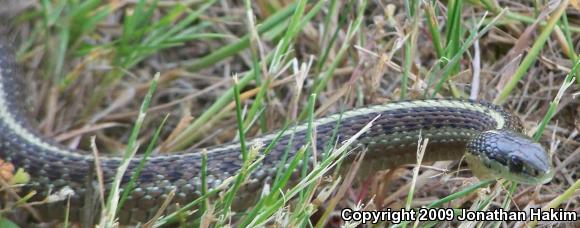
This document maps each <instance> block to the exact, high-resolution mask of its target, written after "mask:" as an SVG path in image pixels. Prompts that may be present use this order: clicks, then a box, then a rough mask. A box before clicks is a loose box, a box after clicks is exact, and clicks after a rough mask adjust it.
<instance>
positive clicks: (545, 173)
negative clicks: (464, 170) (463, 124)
mask: <svg viewBox="0 0 580 228" xmlns="http://www.w3.org/2000/svg"><path fill="white" fill-rule="evenodd" d="M466 156H468V161H469V162H470V165H471V166H472V169H474V168H473V167H476V168H475V169H483V170H474V171H475V172H476V173H488V174H490V175H488V176H487V177H493V178H505V179H508V180H512V181H516V182H520V183H524V184H543V183H547V182H549V181H550V180H551V179H552V177H553V175H554V172H553V168H552V165H551V163H550V157H549V155H548V153H547V152H546V150H545V149H544V147H542V145H540V144H539V143H537V142H535V141H534V140H533V139H532V138H530V137H528V136H526V135H523V134H520V133H516V132H512V131H507V130H492V131H486V132H483V133H481V134H479V135H478V136H476V137H474V138H473V139H472V140H471V141H470V142H469V143H468V145H467V154H466ZM477 162H479V163H480V164H473V163H477Z"/></svg>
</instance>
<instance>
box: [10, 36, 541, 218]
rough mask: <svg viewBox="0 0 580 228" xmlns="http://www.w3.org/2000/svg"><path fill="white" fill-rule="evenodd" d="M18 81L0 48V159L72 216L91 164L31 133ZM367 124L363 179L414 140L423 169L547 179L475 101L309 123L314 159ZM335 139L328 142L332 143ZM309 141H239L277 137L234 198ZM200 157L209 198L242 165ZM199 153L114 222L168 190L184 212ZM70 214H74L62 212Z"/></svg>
mask: <svg viewBox="0 0 580 228" xmlns="http://www.w3.org/2000/svg"><path fill="white" fill-rule="evenodd" d="M21 77H22V76H21V75H20V74H19V71H18V69H17V68H16V66H15V64H14V62H13V58H12V57H11V54H10V52H9V51H8V50H7V48H6V47H5V46H3V45H1V44H0V159H2V160H4V161H5V162H10V163H12V164H14V166H16V167H19V168H22V169H24V170H25V171H26V172H27V173H28V174H30V176H31V180H30V183H28V184H27V189H32V190H36V191H37V192H38V193H39V194H38V195H40V196H46V194H47V193H48V191H49V190H50V191H52V192H55V191H58V190H59V189H62V188H63V187H65V186H67V187H69V188H71V189H72V190H73V191H74V193H75V194H74V196H73V198H72V207H73V208H74V209H79V208H81V205H82V204H83V198H84V196H85V195H87V188H86V186H87V184H86V183H87V176H89V175H88V174H89V173H90V172H92V170H94V164H95V159H94V157H93V156H92V155H91V153H89V152H85V151H78V150H74V149H69V148H66V147H64V146H62V145H59V144H58V143H56V142H55V141H53V140H51V139H49V138H46V137H44V136H42V135H41V134H40V133H39V132H38V131H37V130H36V128H35V127H34V124H33V122H32V121H31V120H30V119H29V118H27V117H28V114H27V112H26V104H25V102H24V101H25V100H26V93H25V91H26V90H25V89H24V84H23V82H22V79H21ZM375 118H376V119H375ZM373 119H375V120H374V122H373V124H372V126H371V127H370V128H369V129H368V131H367V132H365V133H364V134H362V135H361V136H360V137H358V138H357V139H356V141H355V143H354V144H355V146H357V147H360V148H365V149H367V152H366V156H365V160H364V161H363V162H364V165H363V167H364V168H365V169H367V170H378V169H386V168H390V167H394V166H398V165H401V164H406V163H415V162H416V161H415V159H416V157H415V154H416V146H417V141H418V140H417V139H418V137H419V135H421V137H423V138H429V145H428V147H427V153H426V154H425V158H424V159H423V160H424V161H437V160H455V159H460V158H461V157H462V156H463V155H464V154H465V155H466V156H467V160H468V162H469V163H470V164H471V165H472V167H476V170H475V171H476V174H477V173H478V172H479V174H478V175H479V176H488V177H491V178H497V177H503V178H506V179H512V180H516V181H519V182H524V183H530V184H538V183H543V182H546V181H549V180H550V179H551V173H552V167H551V165H550V162H549V158H548V155H547V154H546V152H545V151H544V149H543V148H542V147H541V146H540V145H539V144H537V143H535V142H534V141H533V140H532V139H530V138H529V137H527V136H525V135H523V134H522V130H523V128H522V125H521V124H520V122H519V120H518V118H517V117H515V116H513V115H512V114H510V113H509V112H507V111H505V110H503V109H502V108H500V107H498V106H495V105H492V104H489V103H485V102H478V101H469V100H416V101H402V102H394V103H388V104H383V105H375V106H368V107H363V108H358V109H354V110H350V111H345V112H343V113H340V114H334V115H330V116H327V117H323V118H319V119H316V120H314V121H313V123H312V124H313V126H314V128H315V129H316V131H315V134H314V139H315V140H314V141H313V142H316V143H314V145H313V147H315V148H316V150H317V151H319V153H318V154H319V156H322V155H321V154H322V153H321V152H320V151H323V150H324V149H325V147H326V148H327V147H328V146H329V145H331V146H332V145H334V144H335V143H338V144H339V143H340V142H342V141H344V140H346V139H349V138H351V137H353V135H355V134H356V133H357V132H359V131H360V130H361V129H362V128H363V127H364V126H365V125H366V124H368V123H369V122H370V121H371V120H373ZM335 129H336V134H333V133H334V130H335ZM308 135H309V134H308V127H307V124H298V125H296V126H295V127H292V128H290V129H288V130H287V131H285V132H284V133H282V134H280V135H279V134H278V132H273V133H270V134H265V135H262V136H259V137H257V138H253V139H250V140H248V142H247V145H248V147H249V146H251V145H256V144H263V145H268V144H269V143H270V142H272V141H273V140H274V138H276V137H277V136H279V139H278V141H277V142H276V143H275V145H274V146H273V147H271V151H270V152H269V153H268V154H267V155H265V157H264V159H263V161H262V162H261V165H260V166H259V167H258V168H257V169H256V171H255V172H253V173H252V174H251V175H250V177H249V179H248V181H247V183H245V185H244V187H243V188H242V193H243V194H247V195H258V192H260V190H261V186H262V185H263V184H264V183H266V182H269V181H271V179H272V178H273V176H275V173H276V171H277V169H278V167H279V165H287V164H280V163H281V161H283V160H285V161H289V160H291V158H292V157H293V156H294V154H295V153H296V151H298V149H299V148H301V147H302V146H304V145H305V144H306V142H307V141H309V140H308V138H307V136H308ZM333 135H336V137H333ZM264 148H265V147H264ZM205 150H206V151H207V157H208V164H207V165H208V166H207V174H208V175H207V183H208V187H209V188H210V189H211V188H216V187H217V186H218V185H220V184H221V183H222V181H224V180H225V179H226V178H229V177H231V176H232V175H234V174H235V173H236V172H237V171H238V170H239V169H240V167H241V165H242V158H241V154H240V145H239V144H238V143H231V144H225V145H219V146H216V147H212V148H206V149H205ZM285 151H288V158H286V159H284V158H283V157H284V154H285ZM466 151H467V153H466ZM199 152H200V150H197V149H195V150H193V149H191V150H186V151H183V152H180V153H176V154H171V155H153V156H151V157H150V158H149V159H148V160H147V162H146V164H145V167H144V169H143V172H142V174H141V175H140V177H139V178H138V180H137V183H136V186H135V189H134V190H133V191H132V192H131V194H130V197H129V200H128V201H127V204H126V207H125V209H123V210H121V220H122V221H123V220H125V221H129V222H130V221H143V220H146V219H147V218H149V217H150V216H151V215H152V213H154V212H155V211H156V210H157V207H158V206H159V205H161V203H162V202H163V201H164V199H165V197H167V194H168V193H169V192H170V191H171V190H173V189H175V190H176V195H175V197H174V199H173V202H174V203H181V204H182V205H183V204H185V203H187V202H190V201H192V200H194V199H196V198H198V197H199V195H200V188H201V181H200V169H201V159H202V157H201V155H200V153H199ZM319 159H320V158H319ZM99 160H100V164H101V169H102V172H103V177H104V182H105V184H106V186H107V188H108V187H109V185H110V183H111V181H112V180H113V177H114V175H115V173H116V170H117V168H118V167H119V164H120V163H121V158H120V157H113V156H102V157H100V159H99ZM311 160H313V159H311ZM139 161H140V157H139V156H137V157H136V158H134V159H133V160H131V161H130V165H129V168H128V171H127V172H126V173H125V178H124V182H126V181H127V180H128V179H129V177H130V176H131V175H132V174H133V173H134V170H135V167H136V166H137V164H138V163H139ZM310 164H311V163H309V165H310ZM292 178H297V176H296V177H292ZM89 183H90V182H89ZM53 204H54V205H56V206H53V207H52V209H50V208H51V207H50V205H49V209H48V214H51V213H52V215H51V217H60V218H62V216H63V212H64V209H62V205H63V203H62V202H57V203H53ZM55 208H56V209H55ZM59 210H60V211H59ZM74 211H80V210H72V211H71V212H74ZM71 216H73V218H74V216H75V215H74V214H72V215H71Z"/></svg>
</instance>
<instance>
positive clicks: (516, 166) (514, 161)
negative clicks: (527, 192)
mask: <svg viewBox="0 0 580 228" xmlns="http://www.w3.org/2000/svg"><path fill="white" fill-rule="evenodd" d="M523 166H524V163H523V162H522V160H521V159H520V158H518V157H516V156H511V158H510V163H509V167H510V171H511V172H514V173H520V172H522V170H523V168H524V167H523Z"/></svg>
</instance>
